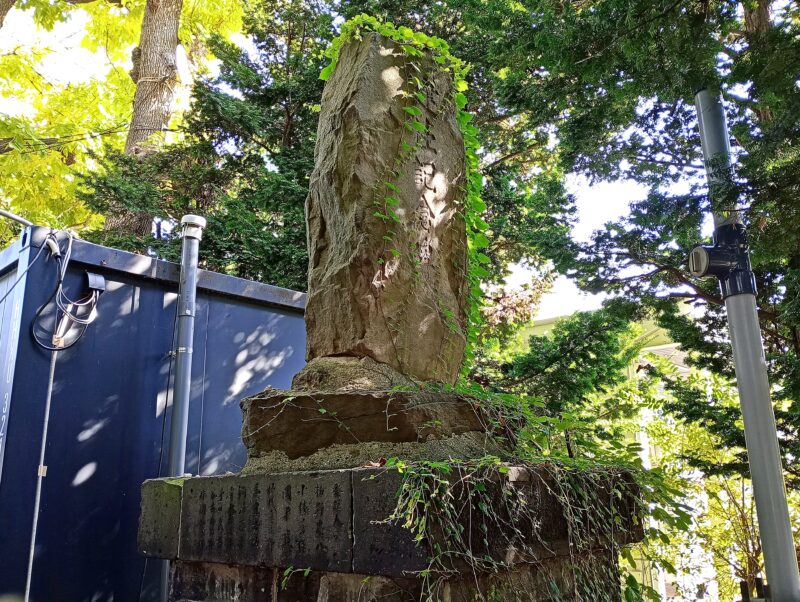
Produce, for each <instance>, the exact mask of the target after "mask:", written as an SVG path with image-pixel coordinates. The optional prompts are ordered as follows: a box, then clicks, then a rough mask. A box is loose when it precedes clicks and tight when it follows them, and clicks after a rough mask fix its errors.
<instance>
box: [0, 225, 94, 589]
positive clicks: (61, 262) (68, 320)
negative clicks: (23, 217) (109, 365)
mask: <svg viewBox="0 0 800 602" xmlns="http://www.w3.org/2000/svg"><path fill="white" fill-rule="evenodd" d="M50 237H52V242H53V243H54V244H52V245H48V244H43V245H42V247H41V249H40V250H39V254H41V252H42V249H44V248H45V247H48V248H49V249H50V251H51V253H52V254H53V257H54V258H55V260H56V269H57V276H56V286H55V288H54V289H53V292H52V293H50V296H49V297H48V299H47V301H45V302H44V303H43V304H42V305H40V306H39V308H38V309H37V310H36V313H35V314H34V318H33V320H32V321H31V335H32V336H33V339H34V341H36V343H37V344H38V345H39V346H40V347H42V348H44V349H46V350H48V351H50V373H49V376H48V379H47V394H46V396H45V405H44V422H43V424H42V443H41V447H40V449H39V466H38V469H37V479H36V495H35V497H34V502H33V522H32V525H31V536H30V550H29V553H28V572H27V575H26V577H25V598H24V600H25V602H30V595H31V584H32V580H33V562H34V557H35V555H36V533H37V531H38V528H39V511H40V508H41V503H42V484H43V480H44V477H45V474H46V473H47V466H46V464H45V454H46V450H47V434H48V430H49V427H50V409H51V406H52V401H53V387H54V384H55V371H56V360H57V359H58V353H59V351H63V350H64V349H69V348H70V347H72V346H73V345H75V343H77V342H78V341H79V340H80V338H81V337H82V336H83V335H84V333H85V332H86V329H87V328H88V326H89V324H90V323H91V321H92V320H93V319H94V316H95V307H96V305H97V300H98V298H99V296H100V293H99V292H98V291H96V290H94V291H92V293H91V294H90V295H88V297H86V298H84V299H80V300H78V301H74V302H73V301H72V300H71V299H70V298H69V297H68V296H67V295H66V294H64V292H63V285H64V278H65V276H66V274H67V267H68V266H69V260H70V258H71V256H72V242H73V235H72V233H71V232H69V231H68V232H67V248H66V251H65V252H64V254H63V256H62V255H61V250H60V247H59V245H58V239H57V238H56V236H55V233H54V232H53V231H51V232H50V234H49V235H48V238H50ZM39 254H37V256H36V257H35V258H34V260H33V261H32V262H31V264H29V265H28V268H26V271H27V270H28V269H30V267H31V266H32V265H33V263H35V261H36V259H38V257H39ZM4 298H5V297H4ZM54 299H55V300H56V315H55V321H54V324H53V338H52V340H53V343H54V345H55V344H56V341H63V340H64V335H66V333H67V332H69V330H70V329H71V328H72V326H73V324H75V323H77V324H80V325H81V326H82V327H83V328H81V329H80V330H79V333H78V335H77V336H76V337H75V338H74V339H73V340H72V341H70V342H69V343H67V344H61V345H60V346H53V345H48V344H47V343H44V342H43V341H42V340H41V339H40V338H39V336H38V335H37V334H36V325H37V322H38V321H39V319H40V317H41V315H42V312H43V311H44V309H45V308H46V307H48V306H49V305H50V303H51V302H52V301H53V300H54ZM65 301H66V303H65ZM73 305H74V306H77V307H78V308H79V309H78V310H77V311H80V308H87V307H88V308H90V310H89V314H88V317H81V316H79V315H78V314H77V313H73V312H72V307H71V306H73ZM59 310H61V312H62V315H61V318H60V319H59Z"/></svg>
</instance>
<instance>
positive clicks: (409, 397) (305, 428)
mask: <svg viewBox="0 0 800 602" xmlns="http://www.w3.org/2000/svg"><path fill="white" fill-rule="evenodd" d="M242 410H243V412H244V419H243V422H242V440H243V441H244V444H245V446H246V447H247V450H248V455H252V456H257V455H259V454H262V453H269V452H272V451H281V452H283V453H285V454H286V456H287V457H288V458H289V459H295V458H299V457H302V456H309V455H311V454H313V453H314V452H316V451H318V450H321V449H324V448H327V447H330V446H332V445H336V444H361V443H366V442H373V441H379V442H386V443H400V442H414V443H417V442H422V441H430V440H436V439H444V438H447V437H451V436H453V435H461V434H464V433H468V432H479V433H486V432H487V431H488V426H487V425H488V421H487V420H486V418H485V417H484V416H483V415H482V413H481V410H480V406H478V404H477V402H476V401H475V400H472V399H469V398H466V397H463V396H459V395H456V394H452V393H431V392H426V391H419V390H417V391H396V392H390V391H336V392H301V391H279V390H268V391H266V392H264V393H261V394H259V395H257V396H255V397H251V398H249V399H246V400H244V401H243V402H242ZM376 459H377V458H376Z"/></svg>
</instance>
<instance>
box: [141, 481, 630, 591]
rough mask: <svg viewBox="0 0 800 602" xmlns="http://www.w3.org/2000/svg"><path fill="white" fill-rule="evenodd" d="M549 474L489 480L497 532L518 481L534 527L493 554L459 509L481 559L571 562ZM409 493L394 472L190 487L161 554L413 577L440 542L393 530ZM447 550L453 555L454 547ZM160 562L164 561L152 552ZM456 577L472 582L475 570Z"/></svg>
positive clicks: (523, 528)
mask: <svg viewBox="0 0 800 602" xmlns="http://www.w3.org/2000/svg"><path fill="white" fill-rule="evenodd" d="M548 474H549V473H548V471H546V470H536V471H530V470H525V469H514V470H512V471H510V472H509V473H508V474H501V473H491V474H490V475H489V477H490V478H485V479H483V481H482V483H483V484H484V486H485V488H486V489H485V491H486V494H485V495H486V496H488V498H487V497H483V498H482V500H483V501H484V502H486V500H487V499H488V500H489V501H488V502H486V503H487V505H488V506H489V507H491V508H492V511H493V513H495V514H496V515H497V517H499V520H498V522H497V523H496V524H497V525H507V524H509V522H510V521H509V517H510V515H508V514H507V510H506V508H507V504H508V498H507V497H505V496H506V494H505V493H504V492H503V491H502V489H501V488H500V486H499V483H501V482H502V481H504V480H508V481H510V484H511V485H512V486H513V487H515V488H516V490H517V491H518V493H519V495H521V496H523V500H524V502H525V505H526V507H527V508H528V510H527V512H526V514H525V520H524V521H522V522H518V523H517V524H516V527H515V529H513V530H508V529H506V530H505V531H504V530H503V529H502V528H499V527H498V528H496V529H495V528H491V529H490V530H489V532H488V545H484V544H483V543H482V541H483V539H484V537H485V535H484V534H483V533H482V532H481V531H479V526H480V522H481V521H479V520H477V519H476V518H475V517H478V516H481V510H480V509H479V508H477V507H473V505H474V503H473V502H471V503H466V502H464V503H460V504H458V507H459V512H460V514H459V517H460V518H459V521H460V522H461V524H462V525H463V528H464V533H465V537H469V538H470V540H471V541H472V542H473V544H472V548H471V549H472V552H473V554H474V555H475V556H476V557H482V556H483V555H484V554H489V555H491V556H492V557H493V558H496V559H502V560H503V561H505V562H507V563H509V564H515V563H520V564H524V563H533V564H538V563H542V562H549V561H550V560H552V559H554V558H559V557H564V556H569V529H568V527H567V522H566V520H565V514H564V513H565V511H566V510H565V507H564V505H563V504H562V503H561V501H560V500H559V499H558V497H557V496H556V495H555V494H554V493H553V491H554V489H553V487H552V484H551V483H549V482H548V479H549V477H548ZM460 477H461V474H460V473H459V471H458V470H455V471H454V472H453V476H452V481H453V484H454V485H453V496H454V499H456V500H462V501H463V500H466V499H468V498H467V497H466V496H464V495H462V494H463V493H464V490H463V489H460V488H464V487H473V486H474V482H473V481H472V480H471V479H468V480H464V479H461V478H460ZM161 482H163V481H161ZM400 484H401V476H400V475H399V474H398V473H397V472H396V471H395V470H390V469H385V468H380V469H358V470H342V471H320V472H315V473H284V474H272V475H268V474H261V475H251V476H243V475H231V476H222V477H195V478H189V479H185V481H184V485H183V488H182V496H181V498H180V522H179V533H176V532H175V530H174V529H173V528H170V529H167V530H166V531H165V534H164V540H163V541H161V543H160V544H159V546H157V548H158V549H159V550H162V552H161V553H163V554H164V555H165V556H166V557H168V558H170V559H177V560H181V561H185V562H195V563H203V562H205V563H217V564H229V565H236V566H266V567H287V566H290V567H295V568H306V567H308V568H310V569H313V570H315V571H323V572H337V573H358V574H370V575H380V576H385V577H398V578H399V577H408V576H409V575H410V574H413V573H416V572H418V571H420V570H422V569H424V568H425V567H426V566H427V563H426V558H427V555H428V553H429V549H431V546H432V544H433V543H436V542H433V541H430V542H422V543H421V547H415V542H414V541H413V537H412V535H411V533H410V532H409V531H408V530H406V529H405V528H403V527H401V526H397V525H391V524H389V523H388V522H387V519H388V517H389V516H391V515H392V513H393V512H394V510H395V506H396V504H397V492H398V489H399V487H400ZM153 492H155V494H158V493H160V489H159V488H158V487H155V486H154V485H153V484H152V482H151V484H150V485H148V487H147V489H146V491H145V493H144V495H145V496H146V497H147V496H149V495H150V494H151V493H153ZM607 495H608V494H607V492H604V491H603V485H602V482H601V481H598V499H599V503H601V504H605V503H606V502H605V501H604V500H605V499H606V498H605V497H604V496H607ZM607 503H611V499H610V496H609V497H608V501H607ZM614 503H615V505H616V506H617V507H618V508H619V518H620V523H619V526H620V530H619V532H620V535H621V538H623V539H621V540H620V543H628V542H630V541H634V540H636V539H637V538H640V537H641V533H640V532H638V531H637V530H636V529H634V528H632V527H633V520H634V516H635V515H634V514H633V512H634V510H633V505H632V500H625V499H623V500H618V499H615V500H614ZM145 504H149V501H146V502H145ZM626 504H627V505H626ZM150 507H155V506H154V505H152V504H151V505H150ZM169 512H171V513H172V515H173V516H174V509H172V508H171V507H170V509H169ZM142 522H143V523H142V526H141V530H142V532H145V533H153V532H154V531H155V530H157V529H158V528H159V527H160V526H161V525H162V517H160V516H156V515H154V514H153V513H148V514H147V515H143V517H142ZM168 524H171V523H169V521H168ZM170 537H171V538H174V539H177V541H178V544H177V545H176V544H175V543H174V542H173V541H170V540H169V538H170ZM434 538H435V539H436V536H435V534H434ZM437 541H438V539H437ZM439 543H440V544H441V545H442V547H443V548H445V549H446V548H447V547H448V543H447V542H446V541H445V540H441V541H439ZM140 545H142V546H149V540H148V539H147V538H144V539H141V540H140ZM594 545H596V549H597V550H598V552H599V551H601V550H602V549H603V548H604V547H607V545H608V542H604V541H602V540H600V539H598V540H597V541H596V544H594ZM523 547H524V548H525V550H526V553H524V554H523V553H522V552H521V551H520V550H521V549H522V548H523ZM591 548H593V545H589V546H588V549H591ZM176 550H177V552H176ZM584 553H585V551H584ZM150 555H151V556H153V555H156V554H153V553H152V551H150ZM450 568H451V569H452V570H454V571H463V572H465V573H471V572H472V570H471V569H470V568H469V567H468V566H466V565H464V566H461V565H458V564H454V565H453V566H452V567H450Z"/></svg>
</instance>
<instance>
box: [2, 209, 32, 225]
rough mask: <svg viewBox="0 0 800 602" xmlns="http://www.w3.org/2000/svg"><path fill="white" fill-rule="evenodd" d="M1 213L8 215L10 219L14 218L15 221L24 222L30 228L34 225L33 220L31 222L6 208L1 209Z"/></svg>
mask: <svg viewBox="0 0 800 602" xmlns="http://www.w3.org/2000/svg"><path fill="white" fill-rule="evenodd" d="M0 215H2V216H3V217H7V218H8V219H12V220H14V221H15V222H18V223H20V224H22V225H23V226H25V227H26V228H30V227H31V226H33V222H29V221H28V220H26V219H25V218H24V217H20V216H19V215H17V214H16V213H11V212H10V211H6V210H5V209H0Z"/></svg>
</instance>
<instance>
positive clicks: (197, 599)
mask: <svg viewBox="0 0 800 602" xmlns="http://www.w3.org/2000/svg"><path fill="white" fill-rule="evenodd" d="M612 565H615V563H614V562H609V559H608V558H607V557H604V556H603V555H602V554H597V555H594V556H588V557H585V558H583V559H581V566H582V569H583V570H584V571H586V572H588V573H589V574H591V573H592V572H604V573H605V574H604V578H605V579H606V580H608V583H610V584H613V585H610V586H609V588H608V591H607V592H598V594H601V595H600V596H598V597H596V598H594V599H593V600H598V601H599V600H602V601H603V602H616V601H618V600H620V599H621V596H620V591H619V590H620V588H619V585H618V584H619V583H620V581H619V578H618V577H616V578H615V575H617V574H618V573H617V569H616V568H611V572H610V573H606V572H605V571H607V569H608V567H612ZM615 585H616V587H614V586H615ZM576 590H577V588H576V586H575V578H574V567H573V565H572V563H571V561H570V560H569V559H567V558H558V559H555V560H551V561H548V562H543V563H541V564H538V565H536V566H518V567H515V568H514V569H513V570H511V571H508V572H500V573H496V574H493V575H470V576H469V577H468V578H463V577H458V578H455V579H450V580H447V581H445V582H443V583H441V584H440V586H439V587H438V589H437V591H436V592H435V594H436V599H437V600H440V601H441V602H475V601H476V600H503V601H504V602H572V601H575V602H578V600H580V601H581V602H586V600H587V597H586V595H585V594H584V595H582V596H580V597H579V596H577V595H576ZM424 593H425V590H424V589H423V582H422V580H421V579H418V578H408V577H405V578H397V577H374V576H369V575H359V574H342V573H317V572H315V571H312V572H311V573H309V574H308V575H305V573H304V571H296V572H292V573H291V575H290V576H288V577H287V578H284V571H283V570H282V569H271V568H259V567H233V566H227V565H219V564H210V563H191V562H182V561H179V562H176V563H175V564H174V568H173V579H172V591H171V595H170V598H169V599H170V600H171V601H172V602H419V601H420V600H424V599H426V598H425V597H424ZM602 594H605V595H602Z"/></svg>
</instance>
